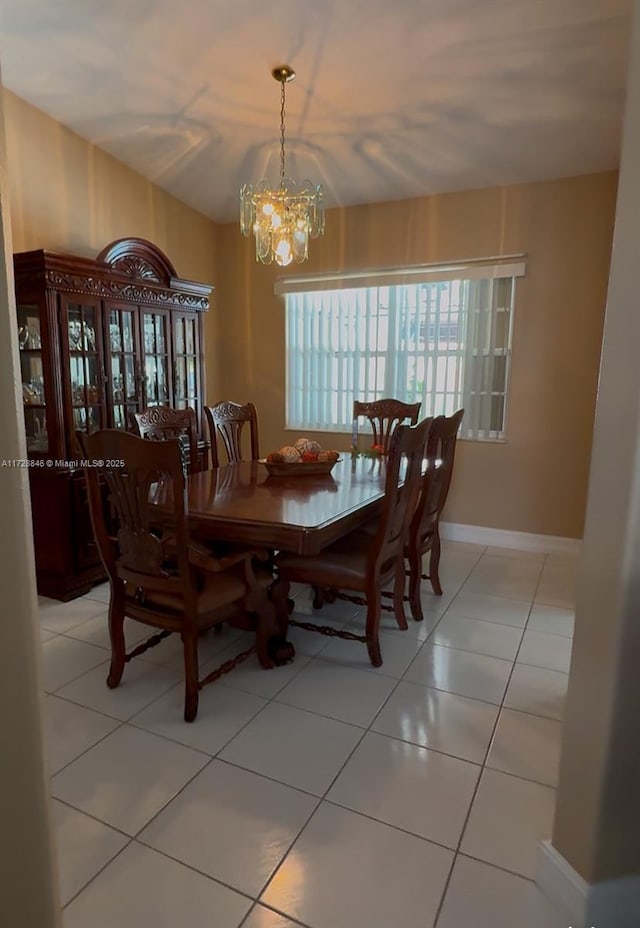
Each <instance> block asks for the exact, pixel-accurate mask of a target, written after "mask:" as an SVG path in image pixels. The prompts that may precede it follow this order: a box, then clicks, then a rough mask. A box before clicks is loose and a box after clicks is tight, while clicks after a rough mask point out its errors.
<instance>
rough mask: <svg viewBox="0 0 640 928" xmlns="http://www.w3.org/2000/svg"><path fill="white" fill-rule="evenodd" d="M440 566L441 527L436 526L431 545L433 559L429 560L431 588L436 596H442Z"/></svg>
mask: <svg viewBox="0 0 640 928" xmlns="http://www.w3.org/2000/svg"><path fill="white" fill-rule="evenodd" d="M439 565H440V527H439V525H436V527H435V529H434V531H433V542H432V544H431V558H430V560H429V579H430V580H431V588H432V590H433V592H434V593H435V594H436V596H442V587H441V586H440V576H439V574H438V567H439Z"/></svg>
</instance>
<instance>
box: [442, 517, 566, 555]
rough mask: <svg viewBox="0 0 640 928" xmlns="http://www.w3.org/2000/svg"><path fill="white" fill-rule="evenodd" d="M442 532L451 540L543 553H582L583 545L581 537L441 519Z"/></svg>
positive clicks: (443, 535)
mask: <svg viewBox="0 0 640 928" xmlns="http://www.w3.org/2000/svg"><path fill="white" fill-rule="evenodd" d="M440 535H441V536H442V538H446V539H447V540H448V541H464V542H467V544H475V545H491V546H492V547H496V548H518V549H519V550H521V551H535V552H536V553H543V554H579V552H580V547H581V545H582V539H580V538H562V537H560V536H559V535H533V534H531V533H530V532H510V531H507V530H506V529H502V528H487V527H486V526H483V525H463V524H461V523H460V522H441V523H440Z"/></svg>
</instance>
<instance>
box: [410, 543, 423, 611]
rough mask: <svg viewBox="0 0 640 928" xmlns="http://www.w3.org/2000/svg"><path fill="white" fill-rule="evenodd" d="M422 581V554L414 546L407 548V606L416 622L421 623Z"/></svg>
mask: <svg viewBox="0 0 640 928" xmlns="http://www.w3.org/2000/svg"><path fill="white" fill-rule="evenodd" d="M421 581H422V552H421V551H420V549H419V548H418V547H417V546H416V545H411V547H410V548H409V606H410V608H411V615H412V616H413V618H414V620H415V621H416V622H422V620H423V618H424V616H423V614H422V602H421V600H420V584H421Z"/></svg>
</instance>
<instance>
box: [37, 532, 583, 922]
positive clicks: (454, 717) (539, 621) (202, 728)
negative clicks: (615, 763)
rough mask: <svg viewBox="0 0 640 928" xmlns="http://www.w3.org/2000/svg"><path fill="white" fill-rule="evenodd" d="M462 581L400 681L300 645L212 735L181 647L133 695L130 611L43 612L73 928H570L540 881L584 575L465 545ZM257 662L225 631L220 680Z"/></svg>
mask: <svg viewBox="0 0 640 928" xmlns="http://www.w3.org/2000/svg"><path fill="white" fill-rule="evenodd" d="M442 564H443V569H442V577H443V586H444V588H445V595H444V596H443V597H442V598H438V597H435V596H433V595H432V594H431V592H430V590H429V588H428V583H425V585H424V588H423V597H422V598H423V604H424V614H425V622H424V623H422V624H421V625H417V624H416V623H413V622H412V621H411V619H409V626H410V627H409V630H408V631H407V632H403V631H400V630H399V629H398V628H397V627H396V626H395V622H394V620H393V617H392V616H391V617H390V618H389V617H387V616H385V617H384V621H383V629H384V631H383V634H382V636H381V638H382V651H383V658H385V657H386V661H385V663H384V664H383V666H382V667H381V668H379V669H377V670H376V669H374V668H372V667H371V666H370V664H369V663H368V661H367V655H366V649H365V648H364V645H362V644H360V643H359V642H348V641H344V640H340V639H330V638H323V637H321V636H318V635H314V634H313V633H309V632H304V631H301V630H300V629H295V630H292V634H291V638H292V639H293V640H294V641H295V644H296V648H297V651H298V657H297V660H296V661H295V662H294V663H293V664H291V665H289V666H287V667H283V668H277V669H275V670H273V671H270V672H266V671H262V670H261V669H260V668H259V667H258V666H255V665H254V664H253V663H251V662H250V661H249V662H246V663H244V664H242V665H241V666H240V667H238V668H237V669H236V670H235V671H233V672H232V673H231V674H230V675H228V676H227V677H225V678H223V681H222V682H219V683H216V684H213V685H212V686H209V687H207V688H206V689H205V690H204V691H203V693H202V695H201V702H200V711H199V715H198V719H197V721H196V722H195V723H194V724H193V725H186V724H185V723H184V722H183V721H182V695H183V691H182V682H181V681H182V676H181V667H180V664H181V656H180V646H179V642H177V641H173V640H169V641H167V642H166V643H165V644H164V645H163V646H162V647H160V648H158V649H157V651H156V652H155V653H154V654H153V655H152V657H151V659H149V657H148V656H147V658H146V659H142V658H136V659H134V661H132V662H131V663H130V664H129V665H127V668H126V669H125V674H124V678H123V683H122V684H121V687H120V688H119V689H117V690H115V691H111V690H108V689H107V687H106V684H105V677H106V673H107V668H108V660H109V651H108V635H107V633H106V612H105V606H106V603H107V602H108V591H107V589H106V588H105V587H101V588H100V587H98V588H96V589H95V590H93V591H92V592H91V594H89V596H87V597H84V598H83V599H80V600H76V601H75V602H73V603H69V604H61V603H53V602H52V601H50V600H44V599H40V601H39V605H40V618H41V626H42V649H43V665H44V681H45V688H46V691H47V693H48V694H49V695H48V696H47V698H46V709H47V711H46V721H47V733H48V745H47V747H48V756H49V765H50V771H51V773H52V792H53V795H54V796H55V797H56V799H55V809H54V812H55V823H56V828H57V834H58V847H59V854H60V867H59V870H60V881H61V896H62V901H63V904H64V907H65V908H64V924H65V926H66V928H86V926H87V925H91V926H92V928H107V926H108V928H112V926H113V925H118V926H119V928H134V926H135V928H151V926H153V928H169V926H174V925H176V924H189V925H192V926H195V928H199V926H202V928H205V926H207V928H240V926H242V928H296V926H298V928H299V926H303V928H389V926H390V925H402V926H407V928H413V926H416V928H417V926H420V928H507V926H509V928H511V925H518V926H519V928H520V926H522V928H566V925H565V920H563V919H562V918H561V916H559V915H557V914H555V913H554V911H553V910H552V909H551V907H550V906H549V903H548V902H547V901H546V900H545V899H544V898H543V897H542V896H541V895H540V893H539V892H538V890H537V888H536V886H535V883H534V882H533V876H534V872H535V869H534V868H535V861H536V853H537V845H538V842H539V841H540V840H541V839H544V838H548V837H549V835H550V829H551V824H552V816H553V805H554V799H555V788H554V787H555V784H556V782H557V770H558V757H559V747H560V735H561V722H562V715H563V709H564V698H565V693H566V688H567V680H568V670H569V661H570V656H571V641H572V635H573V595H574V584H575V558H573V557H572V556H570V555H562V556H558V555H549V556H545V555H542V554H531V553H529V552H524V551H517V550H514V549H503V548H483V547H481V546H479V545H464V544H461V543H445V544H444V545H443V561H442ZM295 598H296V610H297V611H298V613H299V614H300V615H301V617H305V618H308V616H309V614H310V613H312V612H313V610H312V609H311V605H310V601H309V596H308V595H307V592H306V591H305V590H304V589H303V588H298V589H296V590H295ZM322 622H323V624H333V625H336V626H338V627H347V628H350V629H357V630H360V629H361V627H362V610H360V609H358V608H355V609H354V608H353V607H352V606H350V605H348V604H345V603H336V604H333V605H328V606H325V608H324V610H323V613H322ZM129 631H130V635H129V640H130V641H131V642H132V643H135V642H137V641H138V640H139V638H140V637H141V636H140V634H139V629H137V628H136V626H135V625H132V627H131V628H130V630H129ZM244 647H245V638H244V636H242V635H241V634H240V635H239V633H238V632H233V631H227V630H225V631H224V632H223V633H222V635H219V636H215V637H212V638H211V640H209V638H207V639H206V641H205V642H204V643H203V649H202V662H203V664H204V665H206V666H209V665H210V664H211V665H212V666H213V665H214V664H215V663H217V662H219V661H220V660H222V659H224V658H225V657H228V656H231V655H233V654H235V653H236V652H237V651H240V650H242V649H243V648H244Z"/></svg>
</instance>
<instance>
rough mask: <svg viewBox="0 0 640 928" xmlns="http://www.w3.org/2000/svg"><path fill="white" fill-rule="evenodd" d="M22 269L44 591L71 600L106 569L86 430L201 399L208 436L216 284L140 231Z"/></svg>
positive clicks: (28, 261)
mask: <svg viewBox="0 0 640 928" xmlns="http://www.w3.org/2000/svg"><path fill="white" fill-rule="evenodd" d="M14 271H15V285H16V304H17V316H18V341H19V345H20V361H21V370H22V394H23V401H24V416H25V426H26V435H27V451H28V454H29V464H30V468H29V470H30V481H31V506H32V511H33V531H34V542H35V556H36V574H37V581H38V592H39V593H40V594H41V595H43V596H52V597H55V598H56V599H63V600H67V599H72V598H74V597H76V596H80V595H82V594H83V593H85V592H87V591H88V590H89V589H90V587H91V586H92V584H94V583H95V582H97V581H98V580H100V579H101V578H102V577H103V570H102V565H101V563H100V559H99V557H98V553H97V550H96V547H95V544H94V541H93V532H92V529H91V524H90V521H89V513H88V508H87V501H86V493H85V485H84V475H83V471H82V470H81V469H80V468H79V467H78V465H77V462H78V461H79V459H80V458H81V454H80V451H79V448H78V447H77V443H76V438H75V431H76V430H77V429H81V430H83V431H86V432H93V431H95V430H96V429H102V428H112V429H130V428H131V423H132V416H133V414H134V413H136V412H138V411H139V410H141V409H144V408H145V407H146V406H154V405H167V406H173V407H176V408H184V407H186V406H192V407H193V408H194V409H195V411H196V415H197V417H198V427H199V429H200V432H201V433H202V431H203V430H204V429H203V419H202V405H203V390H204V360H203V325H202V313H203V311H205V310H207V309H208V308H209V295H210V293H211V290H212V287H211V286H209V285H207V284H202V283H194V282H193V281H190V280H181V279H180V278H179V277H178V276H177V275H176V272H175V269H174V267H173V265H172V264H171V262H170V261H169V259H168V258H167V257H166V255H164V254H163V253H162V252H161V251H160V250H159V249H158V248H156V246H155V245H152V244H151V243H150V242H147V241H144V240H143V239H136V238H126V239H120V240H118V241H116V242H113V243H112V244H111V245H108V246H107V247H106V248H105V249H104V250H103V251H101V252H100V254H99V255H98V256H97V258H96V259H95V260H88V259H86V258H79V257H74V256H72V255H62V254H54V253H52V252H49V251H42V250H38V251H28V252H23V253H21V254H16V255H14ZM202 449H203V454H206V446H205V444H204V442H203V443H202Z"/></svg>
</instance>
